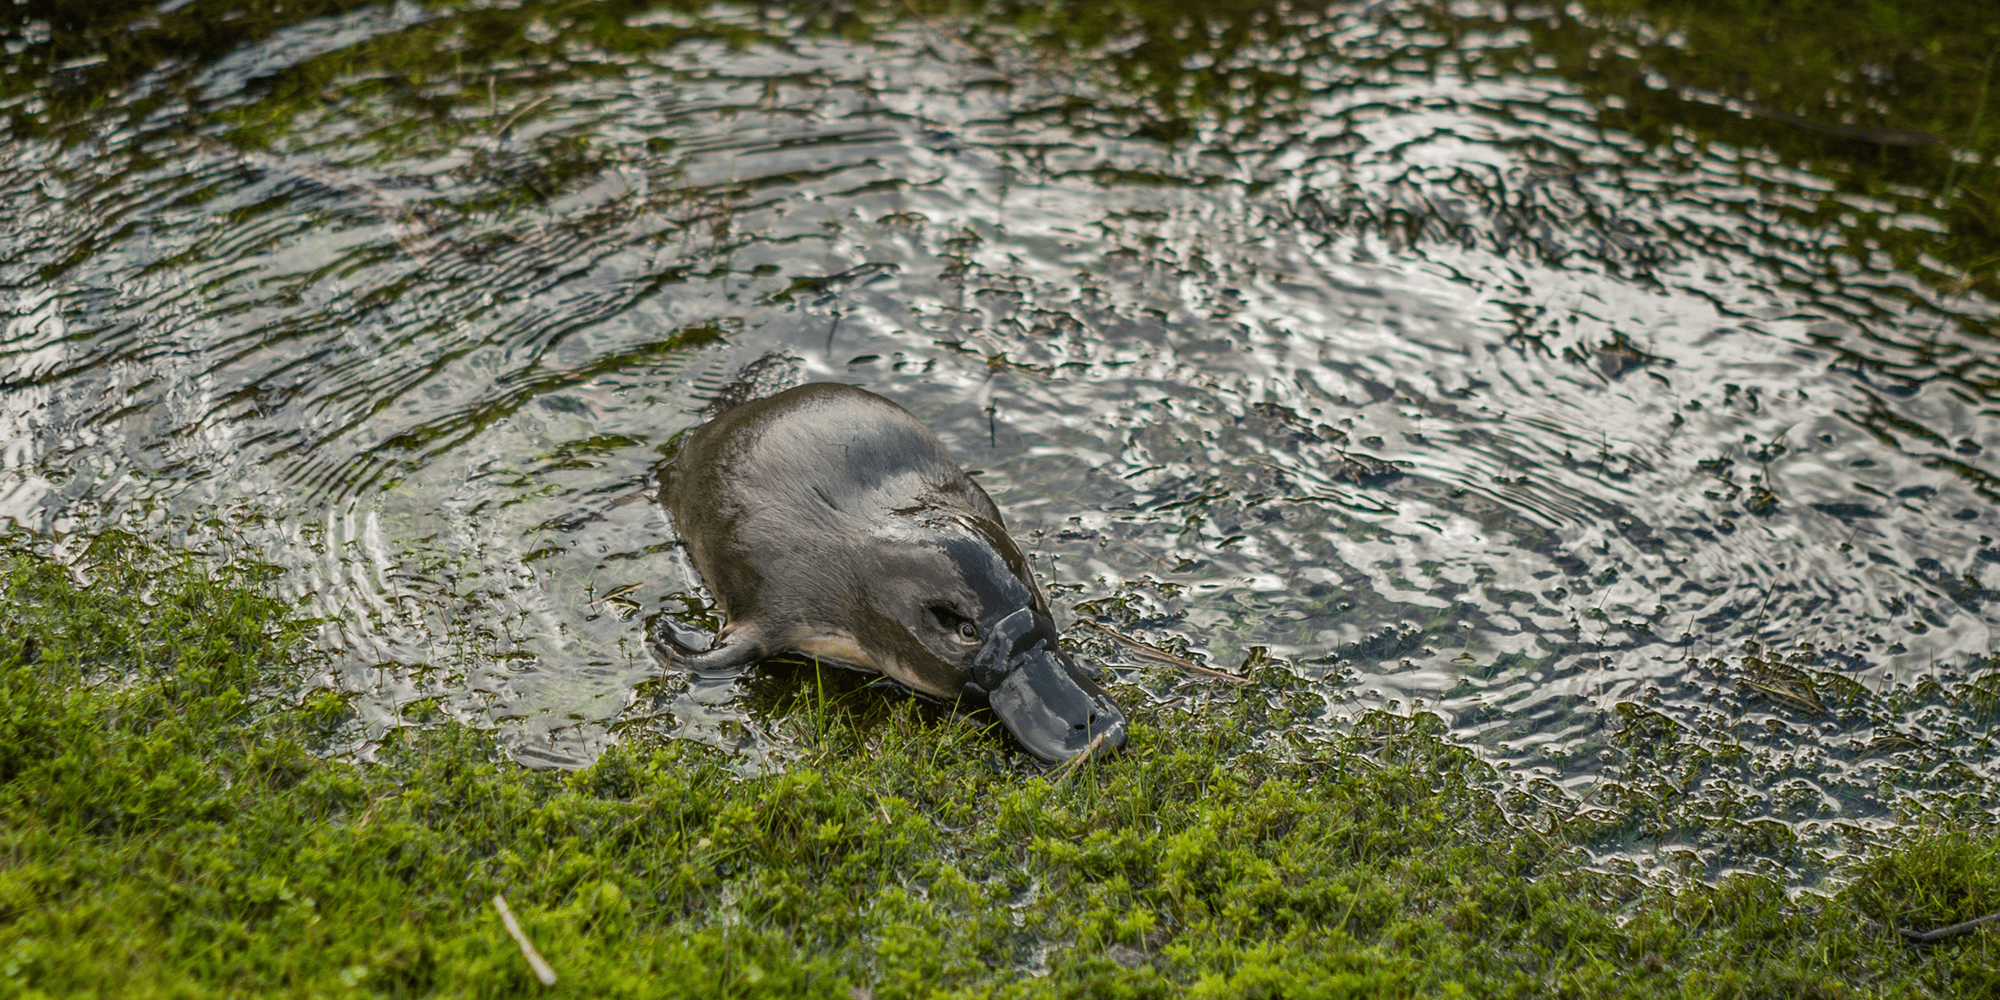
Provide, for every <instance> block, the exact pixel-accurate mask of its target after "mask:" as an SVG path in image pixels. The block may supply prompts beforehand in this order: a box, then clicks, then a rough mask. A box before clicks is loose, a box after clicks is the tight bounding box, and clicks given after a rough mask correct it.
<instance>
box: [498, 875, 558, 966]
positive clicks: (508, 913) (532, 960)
mask: <svg viewBox="0 0 2000 1000" xmlns="http://www.w3.org/2000/svg"><path fill="white" fill-rule="evenodd" d="M493 908H494V909H495V910H498V911H500V923H501V924H502V925H504V926H505V927H506V928H507V935H508V936H509V937H511V938H513V939H514V943H515V944H517V945H520V946H521V957H522V958H525V959H527V960H528V968H530V969H532V970H534V973H535V978H536V979H539V980H541V981H542V985H543V986H554V985H555V984H556V970H554V969H551V968H549V963H547V962H544V961H542V954H541V952H538V951H536V950H535V946H534V945H533V944H531V943H530V942H529V941H528V935H527V934H525V933H523V932H522V931H521V925H520V924H519V923H517V922H516V921H515V920H514V911H513V910H510V909H508V908H507V897H505V896H499V895H496V896H494V897H493Z"/></svg>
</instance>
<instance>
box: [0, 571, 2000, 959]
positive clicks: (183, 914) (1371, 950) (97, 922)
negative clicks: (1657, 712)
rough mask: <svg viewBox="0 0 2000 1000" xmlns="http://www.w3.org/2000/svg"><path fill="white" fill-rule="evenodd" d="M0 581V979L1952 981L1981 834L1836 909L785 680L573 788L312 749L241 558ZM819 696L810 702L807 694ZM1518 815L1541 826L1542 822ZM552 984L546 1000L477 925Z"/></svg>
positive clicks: (1441, 798) (1279, 763) (1454, 812)
mask: <svg viewBox="0 0 2000 1000" xmlns="http://www.w3.org/2000/svg"><path fill="white" fill-rule="evenodd" d="M83 561H84V562H85V563H87V564H89V566H90V570H89V574H88V575H89V576H90V577H91V582H90V584H89V585H88V586H85V585H82V584H80V583H79V582H78V577H77V575H76V574H74V573H72V572H71V570H69V569H66V568H65V567H64V566H62V565H58V564H57V563H55V562H53V561H51V560H49V559H47V558H45V557H42V556H38V555H34V554H31V553H29V552H28V551H26V550H25V549H24V548H23V547H22V546H21V545H20V544H19V541H18V540H17V542H16V544H15V545H14V546H13V547H12V549H11V552H9V553H8V554H7V555H5V556H4V557H0V637H4V639H0V643H4V644H0V996H23V997H39V996H90V995H118V996H150V995H173V996H212V995H244V994H257V995H381V996H414V995H435V994H449V995H479V996H499V995H512V994H539V993H543V992H547V993H551V994H565V995H590V996H624V995H634V996H683V995H684V996H792V995H796V996H850V995H853V996H860V995H863V994H862V993H859V992H856V991H857V990H859V991H866V995H869V996H873V997H876V998H891V997H912V996H928V995H968V996H969V995H980V996H1040V995H1064V996H1069V995H1088V996H1134V997H1139V996H1147V997H1150V996H1168V995H1179V994H1186V995H1192V996H1216V997H1223V996H1232V997H1235V996H1240V997H1278V996H1288V997H1289V996H1329V997H1331V996H1455V995H1470V996H1547V995H1561V996H1607V997H1610V996H1617V997H1625V996H1631V997H1648V996H1663V997H1664V996H1742V997H1753V996H1774V997H1775V996H1787V997H1791V996H1821V997H1841V996H1913V997H1920V996H1977V995H1988V994H1990V993H1991V992H1992V991H1994V990H1995V989H1996V988H2000V929H1996V928H1993V927H1990V926H1989V927H1988V928H1986V929H1983V930H1981V931H1978V932H1975V933H1973V934H1970V935H1967V936H1964V937H1962V938H1958V939H1955V940H1953V941H1950V942H1946V943H1943V944H1939V945H1935V946H1929V947H1923V946H1916V945H1911V944H1908V943H1906V942H1904V941H1902V940H1901V939H1899V938H1897V937H1895V936H1894V935H1892V934H1889V933H1886V932H1885V931H1883V930H1881V929H1880V928H1878V927H1873V926H1871V925H1870V924H1869V923H1868V921H1869V920H1873V919H1885V920H1892V921H1895V922H1897V923H1900V924H1904V925H1910V926H1919V927H1930V926H1941V925H1944V924H1948V923H1952V922H1955V921H1959V920H1965V919H1969V918H1972V917H1976V916H1980V915H1982V914H1984V913H1987V912H1991V911H1993V910H1996V909H2000V838H1996V837H1994V836H1993V835H1991V834H1990V833H1986V834H1980V835H1972V834H1966V833H1963V832H1951V831H1934V832H1931V833H1927V834H1923V835H1920V836H1917V837H1915V838H1914V839H1913V840H1912V841H1911V842H1910V843H1909V844H1907V845H1905V846H1903V847H1900V848H1899V849H1897V850H1895V851H1891V852H1887V853H1884V854H1881V855H1880V856H1877V857H1872V858H1869V859H1866V860H1862V861H1857V862H1855V863H1854V864H1853V865H1852V866H1851V867H1850V868H1849V869H1848V870H1845V871H1843V872H1841V873H1840V875H1841V877H1842V879H1843V880H1844V881H1845V882H1846V885H1845V888H1843V889H1842V890H1840V891H1839V893H1837V894H1836V895H1834V896H1830V897H1828V896H1819V895H1810V894H1808V895H1801V896H1798V897H1796V898H1791V897H1788V896H1787V894H1786V892H1785V891H1784V890H1783V889H1782V887H1780V886H1779V885H1778V884H1777V883H1775V882H1773V881H1770V880H1768V879H1763V878H1758V877H1736V878H1731V879H1726V880H1724V881H1723V882H1722V883H1721V884H1720V885H1716V886H1705V885H1692V886H1686V887H1680V888H1674V889H1667V888H1660V887H1653V886H1647V885H1644V884H1641V883H1639V882H1638V881H1637V880H1634V879H1631V878H1626V877H1620V876H1613V875H1605V874H1601V873H1596V872H1592V871H1590V870H1588V869H1586V868H1585V867H1584V866H1583V865H1582V864H1581V863H1580V861H1579V852H1577V851H1576V850H1575V849H1574V847H1573V845H1572V844H1570V843H1567V842H1566V841H1565V840H1564V838H1563V836H1562V834H1561V833H1559V832H1556V833H1550V832H1541V831H1538V829H1536V828H1532V827H1529V826H1526V825H1524V824H1523V823H1522V822H1520V821H1519V820H1518V819H1511V820H1510V819H1509V817H1508V816H1507V815H1506V813H1505V811H1504V810H1502V809H1501V808H1500V806H1499V804H1498V802H1497V800H1496V797H1495V795H1494V794H1493V792H1492V791H1491V782H1490V780H1489V778H1490V775H1489V774H1487V772H1486V770H1485V765H1483V764H1481V763H1480V762H1479V761H1478V760H1477V759H1476V758H1475V757H1474V756H1473V755H1472V754H1470V753H1469V752H1468V751H1466V750H1464V749H1461V748H1457V747H1454V746H1451V745H1449V744H1448V743H1447V742H1445V741H1444V740H1442V739H1441V738H1440V736H1439V734H1438V733H1437V732H1436V727H1435V726H1431V725H1427V724H1426V723H1425V720H1423V719H1421V718H1419V719H1417V720H1406V719H1397V718H1394V717H1388V716H1375V717H1371V718H1369V719H1366V720H1364V721H1363V722H1362V724H1360V725H1359V726H1357V727H1356V730H1355V732H1354V733H1352V734H1351V735H1350V736H1349V737H1347V738H1345V739H1344V740H1342V741H1339V742H1337V743H1334V744H1330V745H1324V746H1318V747H1315V748H1312V750H1311V751H1310V752H1308V753H1301V754H1297V755H1293V756H1290V757H1287V758H1280V757H1278V756H1275V755H1272V754H1270V753H1267V752H1263V751H1259V750H1256V749H1253V748H1251V747H1250V745H1249V743H1248V742H1247V740H1248V736H1247V735H1246V734H1247V733H1248V732H1249V731H1250V730H1251V728H1252V727H1251V726H1250V725H1247V724H1246V723H1250V722H1253V721H1254V720H1252V719H1250V718H1248V717H1247V715H1245V713H1254V712H1256V711H1257V710H1258V709H1257V708H1256V707H1255V703H1254V701H1253V700H1246V701H1245V702H1244V704H1243V706H1241V707H1239V708H1238V709H1237V710H1236V712H1237V714H1238V716H1240V717H1234V718H1232V717H1218V718H1214V719H1211V720H1209V721H1207V722H1205V723H1203V724H1201V725H1199V726H1198V727H1197V728H1195V729H1194V730H1193V731H1188V730H1181V731H1176V732H1166V731H1162V730H1161V729H1160V728H1158V723H1159V721H1160V720H1159V719H1158V718H1152V719H1149V718H1148V717H1147V715H1146V712H1145V711H1144V710H1141V711H1140V712H1139V713H1138V716H1137V720H1136V721H1137V723H1138V724H1137V726H1136V727H1135V731H1134V737H1133V741H1132V744H1133V749H1132V752H1130V753H1128V754H1126V755H1125V756H1124V757H1122V758H1120V759H1118V760H1116V761H1112V762H1110V763H1108V764H1106V765H1104V766H1100V767H1097V768H1094V769H1088V770H1085V771H1081V772H1078V773H1076V774H1074V775H1072V776H1070V777H1068V778H1067V779H1065V780H1063V781H1061V782H1060V783H1058V782H1055V781H1051V780H1049V779H1048V778H1047V777H1043V776H1040V775H1037V774H1035V773H1033V772H1031V771H1029V770H1026V769H1024V768H1023V767H1022V766H1021V765H1020V763H1019V761H1020V758H1019V755H1018V754H1017V753H1016V752H1015V751H1014V750H1013V749H1012V748H1011V747H1009V746H1008V745H1006V744H1005V743H1004V741H1003V740H1002V739H1001V738H1000V737H998V736H996V735H995V734H993V733H991V732H989V731H985V730H982V729H980V728H979V727H977V726H976V725H973V724H970V723H967V722H965V721H963V720H953V719H949V718H945V717H942V716H940V715H939V714H938V713H934V712H930V711H929V710H927V709H925V708H923V707H922V706H920V705H917V704H915V703H910V702H906V703H902V704H887V705H886V707H884V706H885V700H884V699H881V698H879V697H875V698H868V699H861V700H863V701H866V702H868V704H869V706H870V707H869V708H868V710H866V711H849V710H847V709H844V708H841V707H839V706H838V705H836V706H835V707H832V708H828V707H824V705H823V703H822V702H821V701H820V700H819V699H818V698H817V697H816V696H815V697H807V696H801V697H799V698H798V699H796V701H797V706H798V707H796V708H794V709H792V710H791V711H792V712H794V713H797V714H796V717H795V719H794V721H795V722H796V723H797V726H796V728H797V729H798V731H800V732H802V733H804V734H806V740H805V743H806V746H805V749H804V756H803V758H802V759H801V760H799V761H797V762H795V763H794V764H793V765H792V766H791V767H790V768H788V770H787V771H786V773H784V774H781V775H776V776H772V777H766V778H758V779H751V780H740V779H737V778H735V777H734V776H733V775H732V774H731V772H730V771H729V769H728V767H727V762H726V761H725V760H724V759H723V758H722V757H721V756H720V755H719V754H717V753H716V752H714V751H712V750H709V749H707V748H704V747H699V746H695V745H691V744H688V743H685V742H675V741H667V740H648V739H639V740H636V741H633V742H629V743H627V744H625V745H622V746H618V747H615V748H613V749H612V750H611V751H609V752H607V753H606V754H605V755H604V756H603V757H602V758H601V759H600V760H599V761H598V762H597V763H596V764H595V765H593V766H591V767H589V768H586V769H583V770H580V771H576V772H567V773H564V772H549V771H531V770H528V769H525V768H522V767H519V766H517V765H514V764H512V763H511V762H507V761H505V760H503V759H502V757H501V754H500V752H499V751H498V749H497V748H496V746H495V744H494V742H493V741H492V739H491V738H490V737H489V736H488V735H487V734H484V733H481V732H478V731H476V730H473V729H470V728H467V727H464V726H461V725H457V724H453V723H441V724H437V725H435V726H431V727H428V728H422V729H407V730H403V731H401V732H398V733H396V734H394V736H393V737H392V739H391V740H390V741H389V742H388V743H387V744H386V745H385V746H384V747H383V748H382V750H381V752H380V754H379V755H378V759H377V760H376V761H375V762H374V763H371V764H367V765H354V764H347V763H340V762H337V761H332V760H328V759H325V758H323V757H321V756H319V755H317V754H316V753H315V748H316V747H317V746H318V745H320V743H321V742H322V741H324V740H326V739H328V738H329V737H330V736H331V735H332V734H333V733H334V732H335V731H336V730H337V729H338V727H339V726H340V725H341V724H342V722H343V721H344V718H345V715H346V709H345V707H344V706H343V704H342V700H341V699H340V698H339V697H338V696H336V695H334V694H332V693H330V692H322V693H320V694H317V695H314V696H311V697H308V698H305V699H303V700H302V701H297V702H294V703H282V700H281V699H278V698H262V699H260V698H258V697H255V696H254V693H255V692H258V691H260V690H266V689H268V687H269V685H270V683H271V682H272V680H273V679H274V678H279V677H285V676H289V673H288V672H289V671H291V670H293V669H296V666H297V665H298V664H299V663H300V662H301V657H302V656H303V655H304V651H303V648H302V646H301V635H302V628H301V627H300V626H298V625H297V624H296V623H294V622H293V621H292V620H291V618H290V617H289V614H288V612H287V609H285V608H284V607H283V606H281V605H280V603H279V602H277V601H276V600H275V599H273V598H271V597H269V596H266V595H265V592H264V590H263V589H262V581H261V580H260V579H259V578H258V575H257V574H256V573H255V572H254V571H243V570H235V569H227V568H216V567H212V566H207V565H204V564H203V563H202V562H200V561H199V560H197V559H194V558H192V557H185V556H177V555H172V554H169V553H162V552H159V551H156V550H151V549H148V548H146V547H145V546H143V545H140V544H138V543H136V542H133V541H131V540H129V539H122V538H118V537H108V538H105V539H100V540H99V541H98V542H97V543H96V545H94V546H93V547H92V549H91V550H90V551H89V553H88V554H87V555H86V556H85V558H84V560H83ZM814 694H815V695H816V692H815V693H814ZM1548 829H1549V830H1559V829H1560V827H1559V826H1557V825H1550V826H1549V827H1548ZM496 894H502V895H504V896H505V897H506V898H507V900H508V902H509V903H510V905H511V907H512V909H513V910H514V911H515V912H516V913H517V914H518V915H519V917H520V921H521V924H522V926H523V928H524V930H525V933H526V934H527V935H528V936H529V937H530V938H531V939H532V941H533V942H534V944H535V945H536V947H537V948H538V949H539V950H540V951H541V953H542V954H543V955H545V956H547V958H548V960H549V962H550V963H551V965H552V966H553V967H554V969H555V971H556V973H557V975H558V977H559V978H558V981H557V983H556V985H555V986H554V987H553V988H552V989H546V990H545V989H544V988H543V987H542V986H540V985H539V984H538V983H536V982H535V981H534V980H533V978H532V977H531V975H530V972H529V969H528V965H527V963H526V962H525V961H524V960H523V958H522V956H521V954H520V952H519V950H518V949H517V948H516V946H515V944H514V943H513V941H512V940H510V939H509V938H508V937H507V935H506V932H505V930H504V929H503V928H502V926H501V923H500V921H499V919H498V918H497V916H496V914H495V912H494V910H493V909H492V907H491V905H490V903H489V901H490V899H491V897H492V896H494V895H496Z"/></svg>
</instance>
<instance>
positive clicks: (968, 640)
mask: <svg viewBox="0 0 2000 1000" xmlns="http://www.w3.org/2000/svg"><path fill="white" fill-rule="evenodd" d="M660 502H661V504H662V506H664V507H665V508H666V510H667V512H668V513H669V514H670V515H672V517H673V520H674V526H675V528H676V530H678V531H679V533H680V536H681V539H682V541H683V542H684V544H685V545H686V546H687V551H688V555H689V556H690V557H691V558H692V559H693V561H694V566H695V569H696V570H697V571H699V572H700V573H701V578H702V580H703V581H704V582H706V583H707V584H708V588H709V590H710V591H711V592H712V593H713V594H714V595H715V599H716V602H717V604H718V605H720V608H721V611H722V613H723V615H724V616H725V617H726V619H727V625H726V626H725V627H724V628H723V629H722V631H721V633H720V634H718V635H717V636H716V637H715V641H714V643H713V645H711V646H710V647H709V648H708V649H706V650H699V651H697V650H695V649H692V648H690V647H688V646H686V645H683V644H682V643H680V642H678V641H676V640H675V639H674V638H673V637H672V636H667V635H663V636H661V637H659V640H658V641H659V644H660V645H661V647H662V652H663V654H664V655H666V656H668V657H669V658H670V659H671V660H672V661H673V662H674V663H675V664H676V665H677V666H680V667H682V668H685V669H688V670H693V671H697V672H715V671H726V670H733V669H740V668H742V667H745V666H748V665H750V664H752V663H755V662H757V661H758V660H761V659H763V658H765V657H767V656H772V655H776V654H779V653H793V654H797V655H800V656H807V657H816V658H818V659H819V660H820V661H822V662H827V663H832V664H837V665H839V666H843V667H848V668H852V669H855V670H865V671H874V672H878V673H881V674H884V675H886V676H888V677H890V678H893V679H895V680H896V681H899V682H901V683H902V684H904V685H906V686H908V687H909V688H911V689H912V690H915V691H918V692H921V693H923V694H926V695H930V696H932V697H935V698H940V699H943V700H945V701H950V702H959V703H965V704H970V705H978V704H987V705H990V706H991V707H992V709H993V713H994V715H996V716H998V717H999V719H1000V722H1001V724H1002V725H1004V726H1005V727H1006V728H1007V731H1008V732H1010V733H1012V734H1013V735H1014V738H1015V739H1017V740H1019V741H1020V743H1021V745H1022V746H1023V747H1025V748H1026V749H1027V750H1028V752H1029V753H1031V754H1033V755H1034V756H1035V757H1036V758H1037V759H1039V760H1041V761H1043V762H1044V763H1053V762H1055V761H1059V760H1066V759H1071V758H1074V757H1075V756H1076V755H1077V754H1079V753H1081V752H1083V751H1085V750H1089V749H1092V748H1096V749H1097V752H1099V753H1106V752H1110V751H1114V750H1117V749H1119V748H1122V747H1123V746H1124V744H1125V736H1126V723H1125V716H1124V713H1122V712H1120V711H1119V710H1118V707H1117V706H1116V705H1114V704H1112V701H1111V699H1110V697H1109V696H1108V695H1106V694H1105V691H1104V689H1103V688H1102V687H1101V686H1100V685H1099V684H1098V682H1097V675H1096V674H1095V673H1094V672H1092V671H1088V670H1085V669H1083V668H1081V667H1079V666H1078V664H1077V662H1076V661H1075V660H1074V659H1073V658H1072V657H1071V656H1070V654H1069V653H1068V652H1066V651H1065V650H1064V649H1063V648H1062V646H1061V644H1060V642H1059V639H1060V635H1059V634H1058V633H1057V631H1056V627H1055V622H1054V621H1053V619H1052V618H1051V617H1050V614H1049V604H1048V600H1047V598H1045V597H1044V596H1043V594H1042V590H1041V588H1040V587H1038V586H1036V584H1035V578H1034V574H1033V573H1032V572H1031V571H1030V569H1029V566H1028V562H1027V560H1026V559H1025V558H1023V557H1022V555H1021V550H1020V548H1019V547H1017V546H1016V545H1015V544H1014V540H1013V539H1012V538H1010V537H1008V534H1007V529H1006V526H1005V525H1004V524H1003V523H1002V522H1001V519H1000V511H999V509H998V508H997V507H995V506H994V505H993V501H992V499H991V498H989V497H988V496H987V495H986V491H985V490H982V489H980V488H979V484H977V483H975V482H973V481H972V479H971V477H969V476H967V475H966V474H965V472H964V470H962V469H960V468H959V467H958V463H956V462H954V461H952V459H951V456H950V455H949V454H948V453H947V452H946V451H945V447H944V443H943V442H941V441H939V440H938V439H937V436H936V435H934V434H932V433H931V432H930V430H929V429H928V428H926V427H925V426H924V425H923V423H922V422H921V421H919V420H918V419H917V418H916V417H915V416H912V415H911V414H910V412H909V411H908V410H905V409H903V408H902V407H900V406H898V405H896V404H895V403H892V402H890V401H889V400H887V399H884V398H882V397H881V396H878V395H875V394H874V393H872V392H868V391H866V390H864V389H859V388H855V387H853V386H848V385H839V384H834V383H824V382H822V383H813V384H809V385H802V386H799V387H797V388H795V389H790V390H787V391H785V392H781V393H778V394H776V395H773V396H767V397H765V398H763V399H757V400H752V401H750V402H745V403H739V404H737V405H736V406H734V407H732V408H729V409H726V410H724V411H723V412H722V413H721V414H719V415H718V416H716V417H715V418H714V419H712V420H710V421H709V422H708V423H706V424H704V425H702V426H701V427H699V428H697V429H696V430H695V431H694V432H693V433H692V434H691V435H689V437H688V439H687V441H686V442H685V444H684V445H683V446H682V448H681V449H680V452H679V454H678V455H676V456H675V457H674V458H673V460H672V461H671V462H669V463H668V464H667V465H666V466H665V467H663V468H662V469H661V471H660Z"/></svg>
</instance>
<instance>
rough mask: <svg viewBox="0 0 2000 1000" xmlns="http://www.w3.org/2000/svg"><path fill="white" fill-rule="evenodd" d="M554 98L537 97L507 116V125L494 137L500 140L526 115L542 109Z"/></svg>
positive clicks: (549, 95)
mask: <svg viewBox="0 0 2000 1000" xmlns="http://www.w3.org/2000/svg"><path fill="white" fill-rule="evenodd" d="M554 96H555V95H554V94H543V95H542V96H540V97H537V98H535V99H534V100H532V101H529V102H528V103H527V104H524V105H522V106H521V107H520V109H519V110H516V111H515V112H514V113H513V114H511V115H509V116H507V124H505V125H502V126H500V131H498V132H495V133H493V135H494V137H495V138H498V137H500V136H503V135H506V134H507V130H508V129H511V128H513V127H514V123H515V122H517V121H520V120H521V116H522V115H525V114H527V113H528V112H530V111H533V110H535V109H536V108H539V107H541V106H542V105H543V104H545V103H547V102H548V100H549V98H551V97H554Z"/></svg>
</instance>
